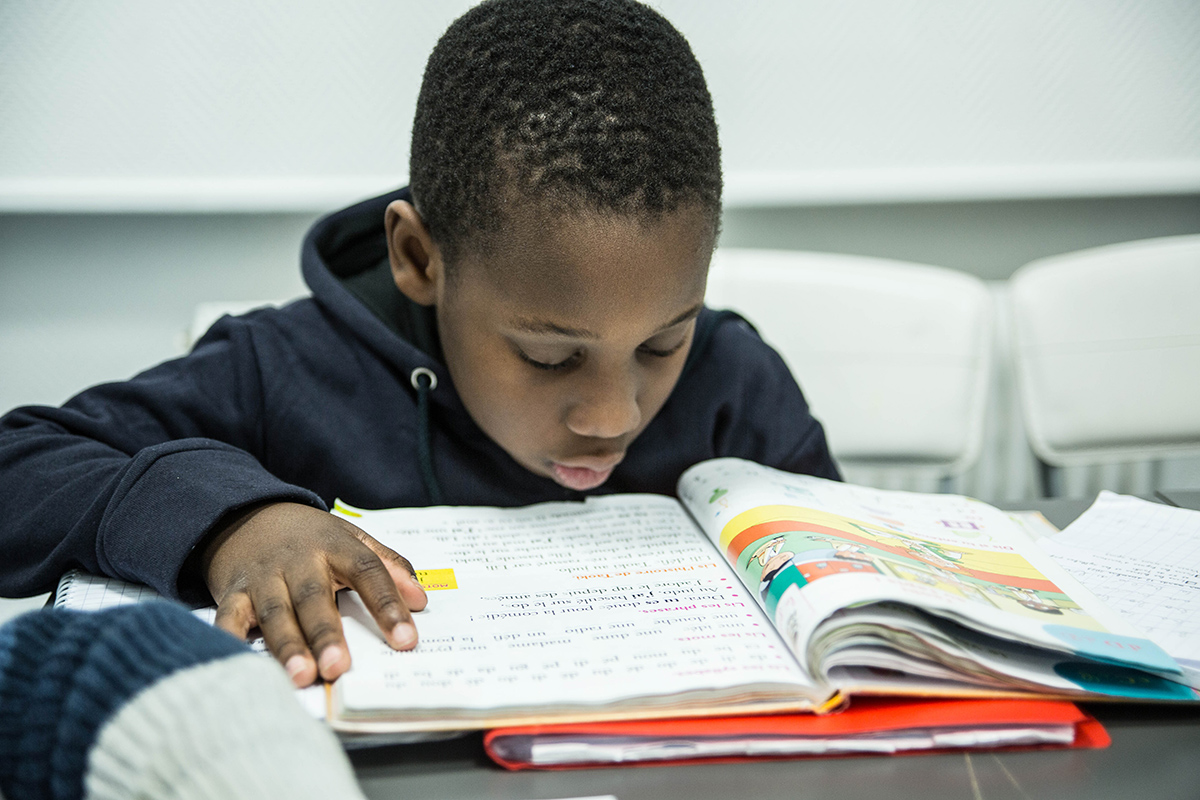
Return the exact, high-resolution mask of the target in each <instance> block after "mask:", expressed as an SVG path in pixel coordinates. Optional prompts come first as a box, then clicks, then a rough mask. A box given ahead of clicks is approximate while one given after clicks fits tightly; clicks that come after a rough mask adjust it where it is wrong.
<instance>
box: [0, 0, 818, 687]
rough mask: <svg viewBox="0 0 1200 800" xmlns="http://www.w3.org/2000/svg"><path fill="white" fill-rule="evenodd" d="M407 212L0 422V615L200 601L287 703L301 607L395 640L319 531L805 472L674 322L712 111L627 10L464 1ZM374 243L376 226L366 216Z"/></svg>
mask: <svg viewBox="0 0 1200 800" xmlns="http://www.w3.org/2000/svg"><path fill="white" fill-rule="evenodd" d="M410 168H411V181H412V186H411V190H409V189H403V190H400V191H398V192H395V193H393V194H390V195H386V196H384V197H381V198H376V199H374V200H368V201H366V202H364V203H360V204H358V205H356V206H353V207H351V208H349V209H346V210H343V211H340V212H338V213H336V214H333V215H331V216H329V217H327V218H325V219H323V220H321V221H320V222H318V223H317V224H316V225H315V226H314V228H313V230H312V231H310V233H309V235H308V236H307V238H306V240H305V243H304V248H303V253H302V261H303V270H304V275H305V279H306V280H307V282H308V284H309V286H310V287H311V289H312V291H313V297H312V298H310V299H306V300H302V301H298V302H296V303H293V304H291V305H290V306H288V307H286V308H284V309H282V310H265V311H259V312H255V313H252V314H249V315H246V316H245V317H241V318H237V319H234V318H226V319H224V320H222V321H220V322H219V323H217V324H216V325H215V326H214V327H213V329H212V330H211V331H210V332H209V333H208V334H207V335H206V336H205V337H204V338H203V339H202V340H201V341H200V342H199V343H198V344H197V346H196V348H195V349H194V351H193V352H192V353H191V354H190V355H189V356H187V357H186V358H183V359H180V360H178V361H174V362H169V363H167V364H164V365H161V366H159V367H157V368H155V369H152V370H150V371H148V372H146V373H144V374H142V375H139V376H137V377H135V378H133V379H132V380H130V381H128V382H125V383H118V384H110V385H105V386H99V387H96V388H94V389H91V390H89V391H86V392H84V393H83V394H81V395H79V396H78V397H76V398H74V399H73V400H71V401H70V402H68V403H67V404H66V405H65V406H64V407H63V408H61V409H48V408H25V409H18V410H16V411H13V412H12V413H11V414H9V415H8V416H7V417H5V418H4V419H3V420H2V421H0V476H2V478H3V484H4V489H5V490H4V491H3V492H0V514H2V518H4V519H5V520H6V521H7V523H6V532H5V534H4V536H3V539H2V541H0V555H2V559H0V560H2V563H3V564H4V567H3V570H2V571H3V574H2V575H0V593H4V594H14V593H33V592H37V591H44V590H46V589H48V588H50V587H51V586H52V585H53V583H54V581H55V580H56V579H57V577H58V576H59V575H60V574H61V573H62V572H63V570H65V569H66V568H67V567H69V566H72V565H80V566H82V567H84V568H86V569H88V570H91V571H95V572H100V573H104V574H108V575H113V576H116V577H120V578H124V579H127V580H133V581H138V582H142V583H147V584H149V585H151V586H153V587H155V588H156V589H158V590H159V591H161V592H163V593H165V594H167V595H169V596H176V597H182V598H184V599H188V600H207V599H208V598H209V596H210V595H211V598H212V599H213V600H215V601H216V602H217V604H218V615H217V621H218V624H219V625H220V626H221V627H223V628H225V629H226V630H229V631H230V632H232V633H235V634H236V635H239V636H245V635H246V633H247V632H248V631H249V630H250V628H252V627H254V626H256V625H257V626H259V627H261V629H262V632H263V635H264V637H265V638H266V641H267V643H268V645H269V646H270V648H271V650H272V652H273V653H274V654H275V655H276V656H277V657H278V658H279V660H280V662H281V663H283V664H284V666H285V668H286V669H287V671H288V673H289V674H290V675H291V677H292V679H293V681H294V682H295V683H297V684H298V685H306V684H308V683H310V682H311V681H313V680H314V679H315V678H316V677H317V676H318V675H320V676H321V677H324V678H326V679H332V678H335V677H337V676H338V675H340V674H341V673H342V672H344V671H345V670H346V669H347V668H348V666H349V655H348V653H347V652H346V649H345V642H344V640H343V639H342V635H341V626H340V621H339V618H338V615H337V610H336V605H335V603H334V600H333V592H334V591H335V590H336V589H337V588H340V587H343V586H351V587H353V588H354V589H356V590H357V591H358V592H359V593H360V594H361V595H362V596H363V599H364V602H365V603H366V604H367V606H368V608H370V609H371V611H372V613H373V614H374V616H375V618H376V620H377V621H378V622H379V624H380V628H381V630H383V631H385V632H386V635H387V636H388V639H389V642H390V643H391V644H392V645H393V646H394V647H397V648H408V647H412V646H414V645H415V644H416V636H417V634H416V630H415V628H414V626H413V623H412V617H411V614H410V609H413V610H417V609H421V608H423V607H424V606H425V602H426V599H425V595H424V592H423V591H422V589H421V588H420V586H419V584H417V582H416V580H415V578H414V577H413V574H412V567H411V565H409V564H408V562H407V561H405V560H404V559H403V558H402V557H401V556H399V555H398V554H396V553H393V552H391V551H390V550H388V549H387V548H385V547H383V546H381V545H380V544H379V543H377V542H375V541H374V540H373V539H371V537H369V536H367V535H366V534H365V533H364V532H362V531H360V530H358V529H357V528H355V527H354V526H353V525H350V524H349V523H346V522H344V521H342V520H340V519H337V518H335V517H332V516H330V515H328V514H326V513H324V509H326V508H327V507H328V506H329V505H330V504H331V503H332V501H333V499H334V498H335V497H342V498H344V499H345V500H346V501H348V502H350V503H352V504H354V505H357V506H361V507H368V508H370V507H393V506H406V505H428V504H436V503H452V504H459V505H468V504H472V505H524V504H528V503H535V502H541V501H547V500H563V499H572V498H579V497H581V496H583V495H584V494H587V493H603V492H626V491H642V492H647V491H648V492H660V493H666V494H670V493H672V492H673V491H674V484H675V481H676V479H677V478H678V476H679V475H680V473H681V472H682V471H683V470H684V469H686V468H687V467H688V466H690V465H691V464H693V463H695V462H697V461H700V460H703V459H705V458H712V457H716V456H740V457H743V458H748V459H753V460H756V461H759V462H761V463H765V464H768V465H771V466H775V467H779V468H782V469H788V470H792V471H796V472H806V473H811V474H816V475H822V476H826V477H837V470H836V467H835V466H834V464H833V462H832V460H831V458H830V456H829V453H828V451H827V448H826V445H825V439H824V434H823V432H822V430H821V427H820V425H819V424H818V423H817V422H816V421H815V420H813V419H812V417H811V416H810V415H809V413H808V409H807V406H806V405H805V402H804V399H803V397H802V396H801V394H800V391H799V389H798V388H797V387H796V384H795V382H794V381H793V380H792V378H791V376H790V375H789V374H788V372H787V369H786V367H785V366H784V364H783V362H782V361H781V360H780V359H779V357H778V356H777V355H776V354H775V353H774V352H773V351H771V350H770V349H769V348H768V347H767V346H766V345H764V344H763V343H762V341H761V340H760V339H758V337H757V336H756V335H755V334H754V332H753V331H752V329H750V328H749V327H748V326H747V325H745V324H744V323H742V322H741V321H740V320H738V319H737V318H736V317H734V316H733V315H728V314H726V315H721V314H717V313H714V312H712V311H709V310H707V309H704V308H703V307H702V301H703V298H704V289H705V280H706V276H707V269H708V262H709V258H710V255H711V253H712V250H713V247H714V246H715V244H716V239H717V232H718V230H717V229H718V223H719V216H720V209H721V205H720V202H721V201H720V198H721V171H720V149H719V146H718V141H717V129H716V123H715V120H714V117H713V111H712V102H711V99H710V97H709V94H708V90H707V87H706V85H705V83H704V77H703V74H702V72H701V70H700V66H699V64H698V63H697V62H696V60H695V57H694V56H693V55H692V53H691V49H690V48H689V47H688V44H687V42H686V41H685V40H684V39H683V37H682V36H681V35H680V34H679V33H678V32H677V31H676V30H675V29H674V28H672V27H671V26H670V24H669V23H668V22H667V21H666V20H664V19H663V18H662V17H661V16H659V15H658V14H657V13H656V12H654V11H652V10H651V9H649V8H647V7H645V6H642V5H640V4H638V3H635V2H632V0H571V2H561V1H560V0H495V2H486V3H483V4H481V5H480V6H478V7H476V8H474V9H472V10H471V11H469V12H468V13H467V14H465V15H464V16H463V17H462V18H460V19H459V20H458V21H456V22H455V23H454V24H453V25H452V26H451V27H450V28H449V29H448V30H447V32H446V33H445V35H444V36H443V37H442V39H441V40H440V41H439V42H438V45H437V47H436V48H435V49H434V52H433V54H432V55H431V56H430V59H429V63H428V65H427V68H426V72H425V77H424V80H423V83H422V87H421V93H420V97H419V99H418V104H417V112H416V118H415V121H414V126H413V139H412V152H411V163H410ZM381 223H382V224H381Z"/></svg>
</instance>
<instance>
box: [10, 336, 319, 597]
mask: <svg viewBox="0 0 1200 800" xmlns="http://www.w3.org/2000/svg"><path fill="white" fill-rule="evenodd" d="M251 331H252V329H251V327H250V326H249V325H248V324H247V323H246V322H245V321H243V320H241V319H233V318H228V317H227V318H225V319H223V320H222V321H221V322H218V323H217V324H216V325H215V326H214V327H213V329H212V330H210V332H209V333H208V334H207V335H206V336H205V337H204V338H203V339H201V341H200V342H199V343H198V344H197V345H196V348H195V349H194V350H193V352H192V353H191V354H190V355H188V356H186V357H184V358H181V359H177V360H175V361H168V362H166V363H164V364H162V365H160V366H158V367H155V368H153V369H151V370H148V371H146V372H144V373H142V374H140V375H138V376H136V377H134V378H132V379H130V380H128V381H124V382H121V383H111V384H103V385H100V386H97V387H94V388H92V389H89V390H87V391H85V392H83V393H81V394H79V395H78V396H76V397H74V398H73V399H71V400H70V401H68V402H67V403H66V404H65V405H63V406H62V407H61V408H47V407H25V408H18V409H16V410H14V411H12V412H11V413H9V414H7V415H6V416H4V417H3V418H0V486H3V491H0V519H3V520H4V526H3V529H2V530H0V564H3V565H4V566H3V568H2V569H0V595H8V596H20V595H24V594H35V593H38V592H42V591H47V590H49V589H50V588H52V587H53V586H54V583H55V581H57V579H58V577H59V576H60V575H61V574H62V573H63V572H64V571H65V570H66V569H67V568H68V567H71V566H81V567H83V568H84V569H87V570H89V571H92V572H96V573H100V574H104V575H110V576H113V577H116V578H121V579H124V580H128V581H134V582H138V583H145V584H148V585H149V586H152V587H154V588H155V589H156V590H158V591H159V592H161V593H162V594H164V595H167V596H168V597H179V596H180V595H181V593H182V594H183V595H185V596H187V597H189V599H201V598H202V597H203V596H204V592H203V589H202V588H201V587H198V586H180V585H179V579H180V570H181V569H182V567H183V564H184V562H185V561H186V559H187V557H188V555H189V554H190V553H191V551H192V549H193V548H194V547H195V546H196V544H197V543H198V542H199V541H200V540H201V539H202V538H203V537H204V535H205V534H206V533H207V532H208V531H209V530H210V529H211V528H212V527H213V526H214V525H215V524H216V523H217V522H218V521H219V520H220V519H221V518H222V517H223V516H225V515H226V514H227V513H229V512H230V511H233V510H235V509H237V508H240V507H243V506H246V505H250V504H252V503H257V502H262V501H266V500H280V501H283V500H290V501H294V502H300V503H307V504H310V505H313V506H316V507H318V508H324V505H323V504H322V502H321V500H320V498H319V497H317V496H316V495H315V494H313V493H312V492H310V491H307V490H305V489H302V488H300V487H297V486H293V485H289V484H287V483H284V482H283V481H281V480H279V479H278V478H276V477H274V476H273V475H271V474H270V473H269V472H268V471H267V470H266V469H265V468H264V467H263V466H262V465H261V463H260V460H259V455H260V454H261V452H262V447H263V441H264V431H263V415H262V408H261V403H262V401H261V381H260V378H259V371H258V363H257V358H256V354H255V348H254V341H253V336H252V332H251Z"/></svg>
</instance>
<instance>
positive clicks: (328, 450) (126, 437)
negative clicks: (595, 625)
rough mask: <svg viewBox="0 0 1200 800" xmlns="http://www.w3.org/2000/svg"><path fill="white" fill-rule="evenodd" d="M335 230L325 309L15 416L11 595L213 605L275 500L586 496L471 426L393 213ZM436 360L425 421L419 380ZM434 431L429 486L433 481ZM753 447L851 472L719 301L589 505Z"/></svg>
mask: <svg viewBox="0 0 1200 800" xmlns="http://www.w3.org/2000/svg"><path fill="white" fill-rule="evenodd" d="M409 197H410V195H409V194H408V192H407V190H400V191H398V192H393V193H391V194H389V195H385V196H383V197H378V198H374V199H372V200H367V201H365V202H362V203H359V204H357V205H355V206H352V207H350V208H347V209H344V210H342V211H339V212H337V213H334V214H332V215H330V216H328V217H325V218H324V219H322V220H320V221H319V222H317V223H316V225H314V226H313V228H312V230H311V231H309V233H308V236H307V237H306V238H305V241H304V248H303V252H302V265H303V271H304V278H305V280H306V282H307V283H308V285H309V287H310V288H311V289H312V297H310V298H306V299H303V300H298V301H296V302H294V303H291V304H290V305H288V306H286V307H284V308H282V309H263V310H259V311H254V312H251V313H249V314H246V315H244V316H241V317H225V318H223V319H222V320H220V321H219V322H217V323H216V324H215V325H214V326H213V327H212V329H211V330H210V331H209V332H208V333H207V334H206V335H205V336H204V337H203V338H202V339H201V340H200V341H199V342H198V343H197V344H196V346H195V348H194V349H193V351H192V352H191V353H190V354H189V355H187V356H185V357H183V358H180V359H176V360H174V361H168V362H166V363H164V364H161V365H159V366H157V367H155V368H153V369H150V370H148V371H146V372H144V373H142V374H140V375H138V376H136V377H134V378H132V379H131V380H128V381H124V382H120V383H110V384H104V385H100V386H96V387H94V388H92V389H88V390H87V391H85V392H83V393H81V394H79V395H78V396H76V397H74V398H72V399H71V400H70V401H68V402H67V403H66V404H65V405H64V406H62V407H61V408H45V407H27V408H19V409H16V410H14V411H12V412H11V413H9V414H7V415H6V416H4V417H3V418H0V520H3V524H2V525H0V595H4V596H19V595H25V594H34V593H37V592H42V591H47V590H49V589H50V588H52V587H53V586H54V583H55V581H56V580H57V579H58V577H59V576H60V575H61V574H62V573H63V572H64V571H65V570H66V569H67V568H68V567H71V566H80V567H83V568H84V569H87V570H89V571H92V572H97V573H101V574H105V575H111V576H113V577H117V578H123V579H125V580H130V581H136V582H139V583H145V584H148V585H150V586H152V587H154V588H155V589H157V590H158V591H160V592H162V593H164V594H166V595H168V596H176V597H183V598H185V599H191V600H203V599H205V598H206V597H207V593H206V591H205V590H204V588H203V587H202V586H201V585H200V584H199V582H198V581H196V580H193V579H191V578H188V577H187V576H184V575H181V570H182V567H183V565H184V563H185V561H186V560H187V558H188V555H189V554H190V553H191V551H192V550H193V548H195V547H196V545H197V544H199V543H200V542H201V541H202V540H203V538H204V536H205V535H206V534H207V533H208V532H209V531H210V530H211V529H212V528H213V526H214V525H216V524H217V523H218V522H219V521H220V520H221V518H222V517H224V516H225V515H226V514H228V513H229V512H231V511H233V510H235V509H237V508H239V507H242V506H245V505H248V504H251V503H257V502H261V501H265V500H288V501H295V502H300V503H307V504H310V505H313V506H316V507H318V508H328V507H329V506H330V505H331V504H332V502H333V500H334V498H336V497H340V498H342V499H344V500H345V501H347V502H348V503H351V504H352V505H355V506H359V507H362V508H386V507H395V506H421V505H429V504H430V503H431V502H432V500H433V498H434V497H437V496H438V494H437V493H439V492H440V499H441V501H442V502H444V503H447V504H454V505H499V506H514V505H525V504H528V503H536V502H541V501H546V500H565V499H578V498H580V497H582V496H583V495H582V494H581V493H578V492H574V491H572V490H569V489H566V488H564V487H562V486H560V485H558V484H557V483H555V482H554V481H552V480H551V479H549V478H545V477H542V476H539V475H535V474H533V473H531V472H529V471H528V470H526V469H524V468H523V467H521V466H520V465H518V464H517V463H516V462H515V461H514V460H513V459H512V458H511V457H510V456H509V455H508V454H507V453H505V452H504V450H502V449H501V448H500V447H499V446H498V445H497V444H496V443H495V442H493V441H492V440H491V439H489V438H488V437H487V435H486V434H484V433H483V432H482V431H481V430H480V429H479V427H478V426H477V425H476V424H475V422H474V421H473V420H472V419H471V417H470V416H469V415H468V413H467V411H466V409H465V408H464V407H463V405H462V403H461V401H460V400H459V398H458V395H457V394H456V393H455V390H454V386H453V383H452V382H451V380H450V376H449V373H448V372H447V370H446V367H445V365H444V364H443V363H442V359H441V351H440V347H439V344H438V337H437V329H436V321H435V318H434V313H435V312H434V310H433V309H429V308H425V307H422V306H419V305H417V304H415V303H413V302H411V301H409V300H408V299H407V298H406V297H405V296H404V295H403V294H401V293H400V292H399V290H397V289H396V287H395V285H394V284H393V283H392V278H391V272H390V269H389V266H388V259H387V247H386V242H385V239H384V230H383V216H384V209H385V208H386V207H387V204H388V203H389V202H391V201H392V200H396V199H409ZM418 367H425V368H426V369H429V370H432V371H433V373H434V374H435V375H436V376H437V379H438V383H437V388H436V389H434V390H432V391H430V392H428V402H427V407H426V408H425V409H419V408H418V405H419V404H418V396H417V395H418V393H417V391H416V390H415V389H414V387H413V382H412V380H411V376H412V372H413V370H414V369H416V368H418ZM423 417H424V422H426V423H427V428H426V431H427V444H428V447H427V451H426V452H427V455H428V459H427V460H426V461H425V464H426V465H428V463H429V461H432V475H431V474H429V471H428V469H425V470H423V469H422V448H421V447H420V438H421V437H420V435H419V434H420V429H421V427H422V422H423V419H422V418H423ZM718 456H738V457H741V458H747V459H751V460H754V461H758V462H760V463H763V464H768V465H770V466H773V467H778V468H780V469H784V470H790V471H793V472H802V473H808V474H813V475H820V476H823V477H832V478H836V477H837V468H836V466H835V465H834V463H833V461H832V459H831V458H830V455H829V451H828V449H827V447H826V444H825V435H824V432H823V431H822V429H821V426H820V424H818V423H817V422H816V420H814V419H813V418H812V416H811V415H810V414H809V412H808V407H807V405H806V404H805V402H804V398H803V397H802V395H801V393H800V390H799V388H798V387H797V386H796V383H795V381H794V380H793V379H792V377H791V375H790V374H789V373H788V370H787V368H786V367H785V366H784V363H783V361H782V360H781V359H780V358H779V356H778V355H777V354H776V353H775V352H774V351H773V350H771V349H770V348H769V347H768V346H767V345H765V344H764V343H763V342H762V340H761V339H760V338H759V337H758V335H757V334H756V333H755V332H754V330H753V329H752V328H751V327H750V326H749V325H748V324H746V323H745V322H744V321H743V320H741V319H740V318H739V317H737V316H736V315H733V314H729V313H721V312H714V311H711V310H709V309H705V310H704V311H702V312H701V314H700V317H699V319H698V321H697V328H696V335H695V339H694V343H693V346H692V350H691V352H690V353H689V356H688V360H687V362H686V365H685V367H684V372H683V375H682V377H681V378H680V380H679V383H678V384H677V385H676V387H675V389H674V391H673V392H672V394H671V396H670V398H669V399H668V400H667V402H666V404H665V405H664V406H663V408H662V410H661V411H660V412H659V413H658V416H657V417H655V418H654V420H653V421H651V422H650V424H649V425H648V426H647V427H646V429H645V430H644V431H643V432H642V434H641V435H640V436H639V437H638V438H637V439H636V440H635V441H634V442H633V443H632V445H631V446H630V447H629V450H628V452H627V454H626V457H625V460H624V461H622V462H621V463H620V464H619V465H618V466H617V468H616V470H615V471H614V472H613V474H612V476H611V477H610V478H609V480H608V481H607V482H606V483H605V484H604V485H603V486H601V487H600V488H598V489H596V490H594V491H592V492H589V493H588V494H599V493H611V492H657V493H662V494H674V492H675V482H676V481H677V480H678V478H679V475H680V474H681V473H682V472H683V470H684V469H686V468H687V467H689V466H690V465H692V464H694V463H696V462H698V461H701V460H704V459H707V458H714V457H718Z"/></svg>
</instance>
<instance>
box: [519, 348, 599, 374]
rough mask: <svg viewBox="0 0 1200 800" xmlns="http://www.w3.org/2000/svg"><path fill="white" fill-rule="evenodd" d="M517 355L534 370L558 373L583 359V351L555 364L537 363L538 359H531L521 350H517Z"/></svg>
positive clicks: (576, 352)
mask: <svg viewBox="0 0 1200 800" xmlns="http://www.w3.org/2000/svg"><path fill="white" fill-rule="evenodd" d="M517 355H518V356H520V357H521V360H522V361H524V362H525V363H526V364H528V365H529V366H531V367H533V368H534V369H540V370H545V371H547V372H558V371H560V370H565V369H570V368H571V367H573V366H575V365H576V364H578V363H579V361H580V359H582V358H583V351H582V350H576V351H575V352H574V353H571V355H569V356H567V357H566V358H564V359H563V360H562V361H557V362H555V363H553V364H548V363H546V362H545V361H537V360H536V359H533V358H530V357H529V356H528V355H527V354H526V353H525V351H523V350H520V349H518V350H517Z"/></svg>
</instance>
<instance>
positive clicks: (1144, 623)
mask: <svg viewBox="0 0 1200 800" xmlns="http://www.w3.org/2000/svg"><path fill="white" fill-rule="evenodd" d="M1039 544H1041V545H1042V547H1043V548H1044V549H1045V550H1046V551H1047V552H1049V553H1050V555H1051V556H1053V557H1054V559H1055V560H1056V561H1057V562H1058V563H1059V564H1060V565H1062V567H1063V568H1064V569H1066V570H1067V571H1068V572H1070V573H1071V574H1072V575H1074V576H1075V577H1076V578H1078V579H1079V581H1080V582H1081V583H1083V585H1084V586H1086V587H1087V588H1088V589H1090V590H1091V591H1092V592H1093V593H1095V594H1096V595H1098V596H1099V597H1100V599H1102V600H1103V601H1104V602H1105V603H1107V604H1108V605H1109V606H1110V607H1111V608H1113V609H1114V610H1116V611H1117V612H1118V613H1119V614H1121V615H1122V616H1123V617H1125V618H1126V619H1127V620H1129V622H1131V623H1132V624H1133V625H1135V626H1136V627H1138V628H1139V629H1140V630H1141V631H1142V632H1143V633H1144V634H1146V635H1147V636H1149V637H1150V638H1151V639H1153V640H1154V641H1155V642H1157V643H1158V644H1159V645H1160V646H1161V647H1162V648H1163V649H1165V650H1166V651H1167V652H1168V653H1170V654H1171V656H1173V657H1174V658H1175V659H1176V660H1184V661H1189V662H1197V661H1200V511H1192V510H1190V509H1185V508H1172V507H1171V506H1165V505H1160V504H1158V503H1151V502H1148V501H1145V500H1139V499H1138V498H1136V497H1128V496H1126V495H1117V494H1113V493H1112V492H1102V493H1101V494H1100V497H1099V498H1098V499H1097V500H1096V502H1095V503H1094V504H1093V505H1092V507H1091V508H1089V509H1088V510H1087V511H1086V512H1084V513H1083V515H1081V516H1080V517H1079V519H1077V520H1075V522H1073V523H1071V524H1070V525H1069V526H1067V528H1066V529H1065V530H1063V532H1062V533H1060V534H1058V535H1057V536H1054V537H1053V538H1049V539H1042V540H1041V541H1040V542H1039Z"/></svg>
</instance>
